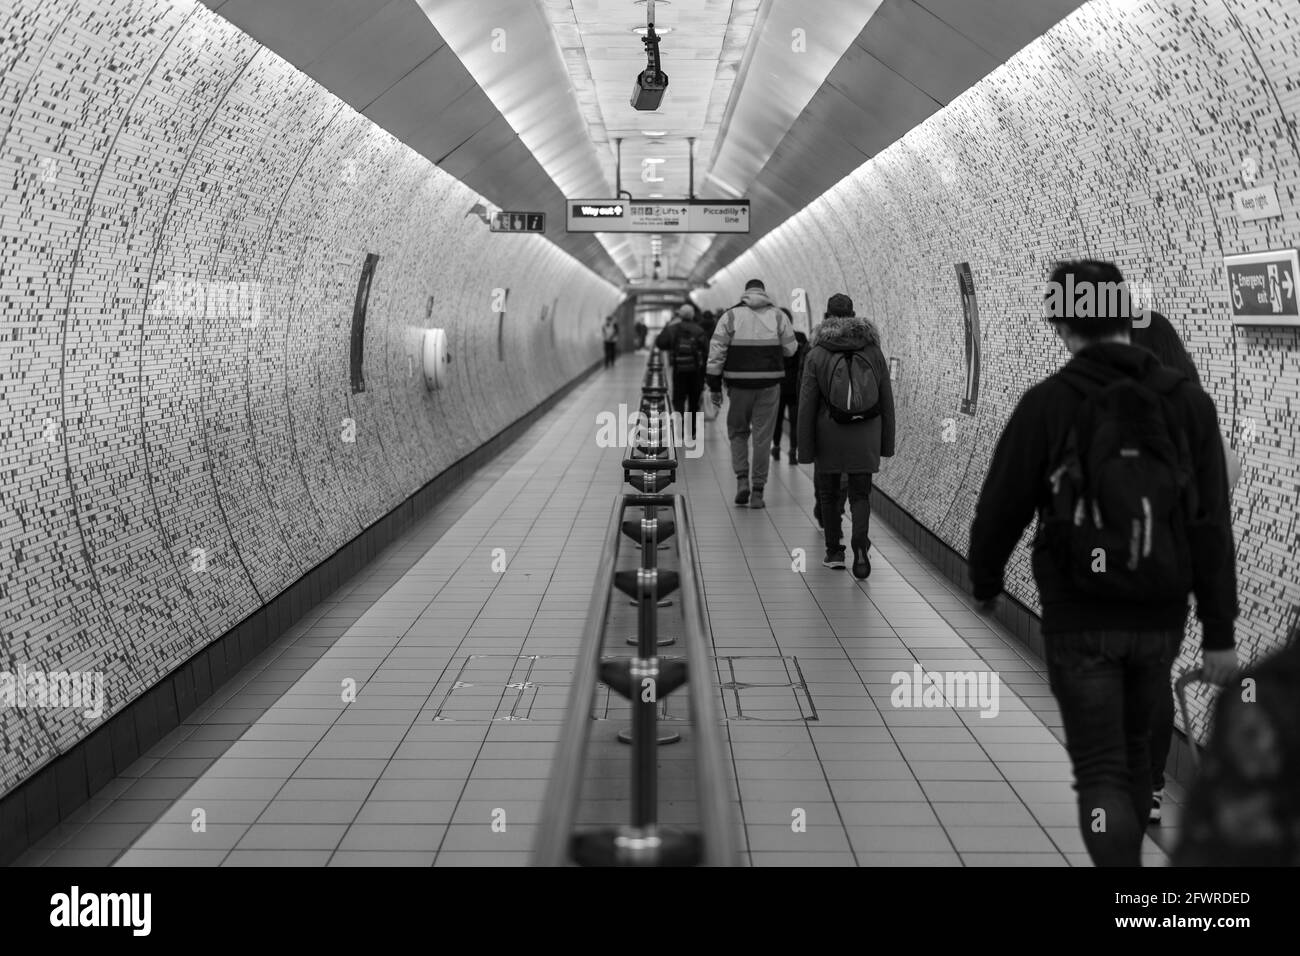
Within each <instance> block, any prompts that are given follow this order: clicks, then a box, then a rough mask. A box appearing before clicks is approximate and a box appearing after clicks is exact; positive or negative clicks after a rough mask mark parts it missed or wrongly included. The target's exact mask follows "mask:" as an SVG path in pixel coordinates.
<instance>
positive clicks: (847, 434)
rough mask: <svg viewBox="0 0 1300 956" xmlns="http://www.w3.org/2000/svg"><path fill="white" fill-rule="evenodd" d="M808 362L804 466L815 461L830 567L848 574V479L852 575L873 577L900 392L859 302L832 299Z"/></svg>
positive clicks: (801, 433) (803, 395)
mask: <svg viewBox="0 0 1300 956" xmlns="http://www.w3.org/2000/svg"><path fill="white" fill-rule="evenodd" d="M815 339H816V344H815V345H813V347H812V348H811V349H809V351H808V357H807V359H806V360H805V362H804V367H803V381H802V382H801V384H800V394H799V412H798V415H799V428H798V439H799V461H800V462H801V463H803V464H808V463H810V462H812V463H814V465H815V467H814V472H813V483H814V484H815V485H816V488H817V501H818V504H819V505H820V506H821V517H822V526H823V529H824V531H825V534H826V559H825V560H824V561H822V564H823V566H825V567H828V568H836V569H841V570H842V569H843V568H844V566H845V560H844V547H843V545H842V543H841V531H840V529H841V524H842V518H843V511H844V498H843V491H842V490H841V477H840V476H841V475H847V476H848V498H849V511H850V513H851V514H852V516H853V535H852V538H851V543H852V545H853V575H854V577H856V578H858V579H859V580H863V579H866V578H867V577H868V576H870V574H871V561H870V559H869V558H868V556H867V552H868V551H869V550H870V548H871V537H870V535H869V531H870V523H871V476H872V475H873V474H874V473H875V472H877V471H879V470H880V459H881V458H890V457H892V456H893V454H894V392H893V389H892V388H891V386H890V382H889V363H888V362H886V361H885V355H884V352H882V351H881V349H880V333H879V331H877V329H876V327H875V326H874V325H873V324H872V323H871V322H870V321H868V320H867V319H862V318H858V317H857V316H855V315H854V314H853V300H852V299H850V298H849V297H848V296H847V295H833V296H831V297H830V301H829V302H827V303H826V317H825V319H824V320H823V321H822V323H821V325H819V326H818V327H817V330H816V333H815Z"/></svg>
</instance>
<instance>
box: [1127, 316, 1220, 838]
mask: <svg viewBox="0 0 1300 956" xmlns="http://www.w3.org/2000/svg"><path fill="white" fill-rule="evenodd" d="M1146 318H1147V321H1146V323H1145V324H1142V325H1139V324H1137V323H1135V324H1134V326H1133V332H1132V336H1131V339H1132V342H1133V344H1134V345H1139V346H1141V347H1142V348H1144V349H1146V350H1147V351H1148V352H1150V353H1151V354H1153V355H1154V356H1155V357H1156V358H1158V359H1159V360H1160V364H1161V365H1164V366H1167V367H1168V368H1172V369H1175V370H1177V371H1179V372H1182V373H1183V374H1184V375H1186V376H1187V378H1188V380H1189V381H1191V382H1192V383H1193V384H1195V385H1196V386H1197V387H1200V384H1201V376H1200V374H1199V373H1198V372H1197V370H1196V363H1195V362H1193V361H1192V357H1191V356H1190V355H1189V354H1188V353H1187V347H1186V346H1185V345H1183V340H1182V339H1181V338H1179V337H1178V331H1177V330H1176V329H1175V328H1174V324H1173V323H1172V322H1170V321H1169V320H1168V319H1167V318H1165V317H1164V316H1163V315H1161V314H1160V313H1159V312H1147V313H1146ZM1220 438H1222V432H1220ZM1223 454H1224V459H1225V464H1226V465H1227V469H1228V493H1229V495H1231V493H1232V488H1233V486H1234V485H1236V483H1237V479H1238V477H1240V475H1241V465H1240V463H1239V462H1238V460H1237V456H1236V454H1235V453H1234V452H1233V450H1232V448H1231V447H1230V446H1229V445H1228V444H1227V442H1226V440H1225V441H1224V448H1223ZM1173 738H1174V695H1173V691H1172V690H1171V691H1170V692H1169V693H1167V694H1161V695H1160V696H1159V697H1158V698H1157V700H1156V708H1155V710H1154V711H1153V712H1152V715H1151V789H1152V794H1151V812H1150V817H1149V819H1150V822H1151V823H1152V824H1154V825H1159V824H1160V822H1161V814H1162V810H1163V808H1164V799H1165V764H1167V763H1168V762H1169V748H1170V746H1171V744H1172V743H1173Z"/></svg>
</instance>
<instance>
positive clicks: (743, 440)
mask: <svg viewBox="0 0 1300 956" xmlns="http://www.w3.org/2000/svg"><path fill="white" fill-rule="evenodd" d="M727 396H728V398H729V399H730V400H731V405H730V408H729V410H728V411H727V437H728V438H730V439H731V469H732V471H734V472H735V473H736V477H737V478H744V477H746V476H748V477H749V483H750V485H752V486H753V487H755V488H761V487H763V486H764V485H766V484H767V469H768V466H769V465H770V464H771V463H772V462H771V454H772V451H771V449H772V432H773V431H774V430H775V429H776V409H777V406H778V405H779V404H780V402H781V386H780V385H779V384H776V385H770V386H768V387H767V388H728V389H727ZM751 434H752V435H753V439H754V441H753V452H752V457H753V467H752V468H751V467H750V457H751V451H750V436H751Z"/></svg>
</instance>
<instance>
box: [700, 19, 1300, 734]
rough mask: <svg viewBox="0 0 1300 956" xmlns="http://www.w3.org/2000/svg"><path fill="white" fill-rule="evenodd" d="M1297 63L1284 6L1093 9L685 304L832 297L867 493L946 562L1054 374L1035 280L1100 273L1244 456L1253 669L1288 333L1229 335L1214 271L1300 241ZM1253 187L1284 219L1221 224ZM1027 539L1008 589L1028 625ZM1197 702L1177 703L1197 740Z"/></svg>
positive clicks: (1289, 353) (1290, 406)
mask: <svg viewBox="0 0 1300 956" xmlns="http://www.w3.org/2000/svg"><path fill="white" fill-rule="evenodd" d="M1297 63H1300V4H1298V3H1295V2H1294V0H1176V2H1174V0H1094V2H1093V3H1090V4H1087V5H1085V6H1084V7H1082V8H1081V9H1080V10H1079V11H1077V12H1076V13H1075V14H1074V15H1072V16H1071V17H1069V18H1068V19H1066V20H1065V21H1063V22H1062V23H1061V24H1059V25H1058V26H1057V27H1055V28H1054V29H1053V30H1051V31H1050V32H1049V33H1048V34H1047V35H1046V36H1044V37H1042V38H1040V39H1039V40H1038V41H1036V42H1034V43H1033V44H1032V45H1030V46H1029V47H1027V48H1026V49H1025V50H1023V51H1022V52H1021V53H1020V54H1018V55H1017V56H1016V57H1014V58H1013V59H1012V60H1011V61H1010V62H1008V63H1007V64H1006V65H1005V66H1003V67H1001V68H1000V69H998V70H997V71H996V72H994V73H993V74H991V75H990V76H988V77H987V78H986V79H984V80H983V81H982V82H980V83H979V84H977V85H976V86H975V87H973V88H972V89H971V90H969V91H968V92H967V93H966V94H965V95H963V96H961V97H960V98H959V99H957V100H955V101H954V102H952V103H951V104H949V105H948V106H947V107H946V108H945V109H943V110H942V111H940V112H939V113H937V114H935V115H934V116H933V117H932V118H930V119H929V120H928V121H927V122H926V123H924V124H923V125H921V126H920V127H918V128H916V129H915V130H913V131H912V132H911V133H909V134H908V135H907V136H906V137H904V138H903V139H902V140H901V141H900V142H898V143H896V144H895V145H894V146H892V147H891V148H889V149H888V150H886V151H884V152H882V153H881V154H880V155H878V156H876V157H874V158H872V159H871V160H869V161H868V162H866V163H865V164H864V165H863V166H861V167H860V168H858V169H857V170H856V171H854V172H853V173H852V174H850V175H849V176H848V177H846V178H845V179H844V180H842V181H841V182H840V183H838V184H837V185H836V186H835V187H833V188H832V189H831V190H829V191H828V192H827V193H826V194H825V195H823V196H822V197H820V198H819V199H818V200H817V201H816V202H815V203H813V204H812V205H810V206H809V207H808V208H807V209H805V210H804V211H803V212H801V213H800V214H799V215H798V216H796V217H794V218H793V219H791V220H790V221H789V222H787V223H786V224H785V225H784V226H782V227H781V228H780V229H779V230H777V231H776V232H774V233H772V234H771V235H769V236H767V237H766V238H764V239H763V240H762V241H760V242H759V243H758V244H756V245H755V247H754V248H753V249H752V250H751V251H750V252H749V253H748V254H746V255H745V256H744V257H742V258H741V259H739V260H737V261H736V262H735V263H733V264H732V265H731V267H730V268H728V269H726V270H724V271H723V272H721V273H719V274H718V275H717V276H715V277H713V280H712V283H713V285H712V289H711V290H710V292H709V293H708V294H707V295H705V296H703V297H702V298H701V303H702V304H703V305H704V307H708V308H719V307H723V306H726V305H729V304H731V303H732V302H734V301H735V299H736V297H737V296H738V294H739V291H740V290H741V289H742V288H743V287H744V282H745V280H746V279H748V278H750V277H751V276H761V277H763V278H764V279H765V280H766V282H767V286H768V289H769V290H770V291H773V292H775V293H776V294H777V296H778V298H779V299H780V300H781V301H782V302H784V303H787V304H788V303H790V302H791V301H793V299H794V298H795V293H794V290H796V289H804V290H806V293H807V295H808V301H809V303H810V311H811V312H812V313H813V315H814V319H815V317H816V316H820V314H821V312H822V311H823V310H824V308H825V303H826V299H827V297H828V296H829V295H830V294H831V293H833V292H848V293H850V294H851V295H852V296H853V298H854V301H855V304H856V305H857V311H858V314H860V315H866V316H870V317H871V318H872V319H873V320H875V322H876V323H877V324H878V325H879V326H880V328H881V332H882V335H883V338H884V347H885V351H886V354H888V355H890V356H893V357H895V358H897V359H898V360H899V371H900V376H899V378H900V384H899V385H897V386H896V392H895V394H896V395H897V396H898V409H899V441H898V454H897V457H895V458H894V459H893V460H892V461H888V462H887V463H886V465H885V467H884V469H883V471H882V473H881V475H880V480H879V485H880V487H881V489H882V490H883V491H884V492H885V493H886V494H888V495H889V496H890V497H892V498H893V499H894V500H895V501H897V502H898V503H899V504H900V505H902V506H903V507H904V508H906V509H907V510H908V511H910V512H911V513H912V515H914V516H915V517H916V518H917V519H918V520H919V521H920V522H921V523H922V524H924V525H925V526H926V527H927V528H928V529H929V530H930V531H932V532H933V533H935V534H936V535H938V536H939V537H940V538H941V539H942V540H943V541H944V542H946V543H947V544H948V545H949V546H951V547H952V548H954V549H956V550H957V551H958V552H960V553H965V550H966V546H967V543H968V541H969V532H970V524H971V520H972V518H973V515H974V507H975V502H976V499H977V497H978V495H979V491H980V487H981V484H982V482H983V478H984V475H985V473H986V470H987V466H988V462H989V459H990V457H991V455H992V451H993V448H994V446H995V443H996V441H997V438H998V436H999V434H1000V433H1001V430H1002V426H1003V425H1004V423H1005V421H1006V419H1007V416H1008V415H1009V413H1010V412H1011V410H1012V409H1013V408H1014V406H1015V403H1016V402H1017V401H1018V400H1019V398H1020V395H1021V394H1022V393H1023V392H1024V391H1025V389H1026V388H1027V387H1028V386H1029V385H1031V384H1032V383H1034V382H1035V381H1037V380H1039V379H1040V378H1042V377H1044V376H1045V375H1047V374H1049V373H1050V372H1051V371H1053V370H1054V369H1056V368H1057V367H1059V366H1060V365H1061V364H1063V362H1064V361H1065V359H1066V358H1068V356H1067V354H1066V352H1065V350H1064V348H1063V347H1062V346H1060V345H1059V344H1058V343H1057V341H1056V340H1055V338H1054V336H1053V335H1052V333H1051V330H1050V328H1048V327H1047V326H1045V325H1044V324H1043V323H1042V322H1041V321H1038V320H1037V317H1039V316H1041V315H1042V314H1043V313H1042V299H1041V297H1042V289H1043V284H1044V282H1045V281H1046V278H1047V275H1048V272H1049V271H1050V268H1051V264H1052V263H1053V262H1054V261H1055V260H1057V259H1062V258H1074V257H1078V256H1083V255H1087V256H1093V257H1099V258H1109V259H1113V260H1114V261H1116V262H1118V263H1119V264H1120V265H1121V267H1122V268H1123V269H1124V271H1125V273H1126V275H1127V276H1128V277H1129V279H1130V280H1131V281H1133V282H1134V283H1135V285H1136V286H1137V288H1138V289H1139V290H1141V289H1142V287H1143V285H1144V284H1145V283H1149V287H1150V290H1151V293H1152V294H1153V298H1154V306H1155V307H1156V308H1157V309H1159V310H1160V311H1161V312H1163V313H1165V314H1166V315H1167V316H1169V318H1170V319H1171V320H1172V321H1173V322H1174V323H1175V325H1176V327H1178V328H1179V329H1180V330H1181V334H1182V336H1183V338H1184V340H1185V341H1186V342H1187V344H1188V347H1189V349H1190V351H1191V353H1192V356H1193V358H1194V359H1195V361H1196V364H1197V367H1198V369H1199V371H1200V373H1201V377H1202V379H1203V383H1204V385H1205V387H1206V389H1207V390H1208V391H1209V393H1210V394H1211V395H1212V396H1213V398H1214V400H1215V403H1216V405H1217V406H1218V409H1219V416H1220V428H1221V430H1222V431H1223V433H1224V435H1225V436H1226V437H1228V438H1230V439H1231V440H1232V441H1233V444H1234V445H1235V447H1236V448H1237V451H1238V454H1239V455H1240V456H1241V458H1242V463H1243V474H1242V478H1241V480H1240V482H1239V483H1238V485H1237V487H1236V489H1235V493H1234V496H1233V504H1232V512H1233V519H1234V537H1235V540H1236V543H1237V569H1238V590H1239V595H1240V602H1241V617H1240V619H1239V621H1238V628H1237V636H1238V646H1239V648H1240V649H1241V653H1242V657H1243V659H1244V660H1251V659H1256V658H1258V657H1259V656H1260V655H1262V654H1265V653H1267V652H1268V651H1269V650H1270V649H1272V648H1274V647H1276V646H1277V645H1278V644H1279V643H1280V641H1281V640H1282V639H1283V637H1284V634H1285V632H1286V629H1287V627H1288V624H1289V623H1290V622H1291V621H1292V619H1293V618H1294V615H1295V613H1296V608H1297V606H1298V605H1300V571H1297V565H1296V554H1297V551H1300V523H1298V522H1300V517H1298V516H1300V493H1298V490H1297V485H1298V483H1300V448H1298V444H1300V420H1298V419H1297V411H1298V410H1300V409H1297V407H1296V406H1297V403H1298V402H1300V329H1298V328H1296V327H1294V326H1293V327H1290V328H1287V327H1280V326H1275V327H1258V326H1257V327H1245V326H1242V327H1236V328H1234V326H1233V324H1232V322H1231V320H1230V318H1229V295H1228V288H1227V282H1226V275H1225V269H1224V266H1223V257H1224V255H1225V254H1228V255H1231V254H1235V253H1244V252H1260V251H1265V250H1274V249H1284V248H1294V247H1296V246H1297V245H1300V129H1298V128H1297V124H1298V123H1300V74H1297V72H1296V68H1295V67H1296V64H1297ZM1252 173H1253V174H1254V175H1253V176H1252ZM1251 181H1253V183H1254V185H1256V186H1262V185H1266V184H1269V183H1271V184H1273V185H1274V186H1275V187H1276V191H1277V195H1278V199H1279V200H1280V203H1281V206H1282V210H1283V214H1282V215H1281V216H1280V217H1277V218H1272V219H1265V220H1260V221H1256V222H1246V221H1241V220H1239V219H1238V217H1237V215H1236V213H1235V210H1234V205H1233V203H1234V199H1233V196H1234V193H1236V192H1237V191H1238V190H1241V189H1243V188H1245V185H1246V182H1251ZM958 263H969V264H970V268H971V271H972V273H973V276H974V284H975V292H976V298H977V302H978V311H979V319H980V324H981V331H982V340H981V350H982V364H983V368H982V376H981V381H980V383H979V391H978V401H977V406H976V412H975V414H974V415H968V414H963V413H962V412H961V407H960V406H961V402H962V398H963V395H964V393H965V391H966V371H965V344H964V343H965V337H964V335H965V334H964V324H963V312H962V303H961V298H960V296H959V292H958V284H957V273H956V265H957V264H958ZM945 431H946V432H947V434H946V435H945ZM945 438H947V439H949V440H945ZM1030 533H1032V527H1031V532H1030ZM1027 541H1028V533H1027V536H1026V538H1025V539H1024V540H1022V542H1021V547H1020V548H1019V549H1018V550H1017V553H1016V554H1015V556H1014V558H1013V561H1012V564H1011V566H1010V568H1009V569H1008V574H1007V589H1008V591H1009V592H1010V593H1011V594H1012V595H1014V596H1015V597H1017V598H1018V599H1020V600H1021V601H1022V602H1023V603H1025V604H1026V605H1027V606H1029V607H1031V608H1035V609H1036V608H1037V607H1038V604H1037V591H1036V588H1035V586H1034V584H1033V579H1032V576H1031V574H1030V569H1029V561H1028V552H1027V550H1026V547H1025V545H1026V544H1027ZM1188 634H1189V640H1187V641H1186V642H1185V643H1184V652H1183V659H1182V660H1181V661H1180V662H1179V664H1178V665H1176V670H1181V669H1183V667H1185V666H1187V665H1188V664H1190V663H1191V661H1192V659H1193V656H1194V655H1195V654H1196V652H1198V651H1199V625H1197V624H1196V622H1195V620H1194V619H1192V620H1191V621H1189V628H1188ZM1205 703H1206V701H1205V698H1203V697H1200V698H1197V697H1195V696H1194V699H1193V700H1192V711H1193V724H1194V727H1193V732H1194V733H1196V734H1197V735H1201V734H1203V732H1204V718H1205V711H1206V707H1205Z"/></svg>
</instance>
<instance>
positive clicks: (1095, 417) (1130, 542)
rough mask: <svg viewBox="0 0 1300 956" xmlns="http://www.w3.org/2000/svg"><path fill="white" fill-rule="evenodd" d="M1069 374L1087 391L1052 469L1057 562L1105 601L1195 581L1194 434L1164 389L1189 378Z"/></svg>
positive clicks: (1166, 593) (1043, 519)
mask: <svg viewBox="0 0 1300 956" xmlns="http://www.w3.org/2000/svg"><path fill="white" fill-rule="evenodd" d="M1062 380H1063V381H1066V382H1067V383H1069V384H1070V385H1071V386H1072V387H1074V388H1075V389H1077V390H1079V391H1081V392H1082V393H1083V395H1084V399H1083V403H1082V404H1081V405H1080V406H1079V409H1078V411H1077V412H1076V414H1075V418H1074V422H1073V423H1072V424H1071V426H1070V429H1069V431H1068V433H1067V435H1066V438H1065V442H1064V446H1063V450H1062V453H1061V455H1060V457H1059V459H1058V460H1057V462H1056V463H1055V464H1054V467H1053V470H1052V472H1051V475H1050V480H1051V483H1052V499H1051V505H1050V506H1049V507H1048V508H1047V509H1046V511H1045V513H1044V515H1042V516H1040V534H1042V535H1043V536H1044V538H1045V543H1046V546H1047V552H1048V554H1049V555H1050V557H1051V560H1052V561H1053V562H1054V563H1055V565H1056V567H1057V569H1058V570H1059V571H1060V572H1061V573H1062V574H1063V575H1064V576H1065V579H1066V580H1067V581H1068V582H1069V584H1070V585H1072V586H1073V587H1074V588H1075V589H1076V590H1078V591H1080V592H1082V593H1083V594H1087V595H1091V596H1094V597H1097V598H1102V599H1110V600H1118V601H1132V602H1144V603H1150V602H1158V601H1171V600H1176V599H1177V598H1179V597H1184V598H1185V597H1186V596H1187V594H1188V592H1189V591H1190V590H1191V587H1192V554H1191V548H1190V546H1189V542H1188V523H1189V521H1190V519H1191V517H1192V516H1193V515H1195V513H1196V485H1195V482H1194V480H1193V477H1192V462H1191V453H1190V449H1189V447H1188V444H1187V437H1186V435H1185V434H1184V433H1183V431H1182V429H1181V428H1179V427H1178V423H1177V422H1176V421H1175V416H1174V415H1173V411H1172V407H1171V404H1170V402H1169V401H1168V400H1167V399H1166V397H1165V396H1167V395H1169V394H1170V393H1171V392H1173V391H1174V390H1175V389H1176V388H1177V387H1178V386H1179V385H1181V384H1182V383H1183V382H1184V381H1186V379H1185V378H1184V377H1183V376H1182V374H1181V373H1177V372H1173V371H1171V370H1169V369H1159V370H1157V371H1156V372H1155V373H1153V375H1152V376H1151V377H1149V378H1148V379H1147V380H1146V381H1139V380H1138V379H1135V378H1131V377H1128V376H1122V377H1119V378H1116V379H1114V380H1113V381H1110V382H1107V383H1106V384H1104V385H1098V384H1097V383H1095V382H1090V383H1089V384H1088V385H1084V384H1082V383H1081V382H1080V381H1078V379H1077V377H1076V376H1074V375H1070V374H1066V375H1063V376H1062Z"/></svg>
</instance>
